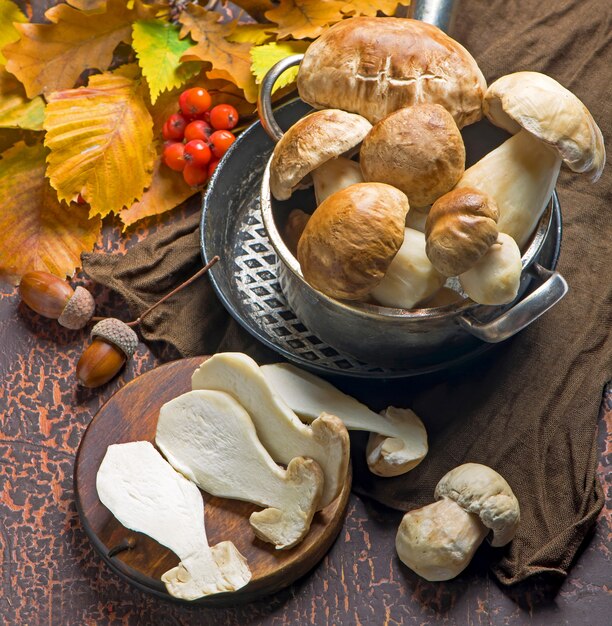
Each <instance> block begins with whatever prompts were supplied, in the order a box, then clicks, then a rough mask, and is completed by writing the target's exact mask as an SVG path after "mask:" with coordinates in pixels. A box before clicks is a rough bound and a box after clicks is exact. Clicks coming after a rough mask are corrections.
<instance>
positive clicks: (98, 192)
mask: <svg viewBox="0 0 612 626" xmlns="http://www.w3.org/2000/svg"><path fill="white" fill-rule="evenodd" d="M44 127H45V130H46V131H47V133H46V135H45V145H46V146H47V147H48V148H49V149H50V153H49V156H48V158H47V163H48V169H47V175H48V176H49V179H50V181H51V185H52V186H53V188H54V189H56V190H57V192H58V196H59V198H60V200H66V201H70V200H74V199H75V198H76V197H77V196H78V194H79V193H80V194H81V195H82V196H83V198H84V199H85V200H86V201H87V202H88V203H89V204H90V206H91V210H90V215H92V216H93V215H97V214H99V215H101V216H102V217H104V216H106V215H108V214H109V213H110V212H111V211H114V212H119V211H120V210H121V209H123V207H124V206H130V205H131V204H132V203H133V202H134V200H137V199H138V198H140V197H141V195H142V192H143V190H144V188H145V187H147V186H148V185H149V184H150V181H151V173H152V170H153V161H154V159H155V151H154V149H153V120H152V119H151V114H150V113H149V111H148V110H147V107H146V105H145V103H144V100H143V98H142V96H141V94H140V87H139V84H138V81H132V80H129V79H128V78H125V77H123V76H117V75H113V74H110V73H105V74H97V75H94V76H91V78H90V79H89V86H88V87H81V88H79V89H68V90H66V91H59V92H56V93H53V94H51V95H50V96H49V104H48V105H47V108H46V111H45V122H44Z"/></svg>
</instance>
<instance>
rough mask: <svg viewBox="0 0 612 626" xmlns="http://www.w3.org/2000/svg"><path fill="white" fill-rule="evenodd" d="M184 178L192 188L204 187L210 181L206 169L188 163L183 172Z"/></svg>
mask: <svg viewBox="0 0 612 626" xmlns="http://www.w3.org/2000/svg"><path fill="white" fill-rule="evenodd" d="M183 178H184V179H185V182H186V183H187V184H188V185H190V186H191V187H197V186H198V185H203V184H204V183H205V182H206V181H207V180H208V173H207V172H206V168H201V167H200V166H198V165H195V163H188V164H187V165H186V166H185V169H184V170H183Z"/></svg>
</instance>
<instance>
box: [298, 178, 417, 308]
mask: <svg viewBox="0 0 612 626" xmlns="http://www.w3.org/2000/svg"><path fill="white" fill-rule="evenodd" d="M407 213H408V199H407V198H406V196H405V195H404V194H403V193H402V192H401V191H400V190H399V189H396V188H395V187H391V185H385V184H383V183H358V184H356V185H351V186H350V187H346V188H345V189H342V190H341V191H337V192H336V193H334V194H332V195H331V196H329V198H327V199H326V200H324V201H323V202H322V203H321V204H320V205H319V207H318V208H317V210H316V211H315V212H314V213H313V215H312V217H311V218H310V220H309V221H308V224H306V228H305V229H304V232H303V233H302V236H301V238H300V241H299V244H298V254H297V258H298V261H299V262H300V267H301V269H302V273H303V275H304V278H305V279H306V281H307V282H308V283H309V284H310V285H312V286H313V287H314V288H315V289H318V290H319V291H322V292H323V293H325V294H327V295H329V296H331V297H332V298H343V299H347V300H360V299H362V298H364V297H365V296H367V295H368V294H369V293H370V291H371V290H372V289H374V287H376V285H377V284H378V283H379V282H380V281H381V280H382V278H383V276H384V275H385V272H386V271H387V269H388V268H389V265H390V264H391V261H392V260H393V257H394V256H395V255H396V254H397V251H398V250H399V249H400V246H401V245H402V242H403V240H404V223H405V220H406V214H407Z"/></svg>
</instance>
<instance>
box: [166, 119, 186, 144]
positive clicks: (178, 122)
mask: <svg viewBox="0 0 612 626" xmlns="http://www.w3.org/2000/svg"><path fill="white" fill-rule="evenodd" d="M186 126H187V120H186V119H185V118H184V117H183V116H182V115H181V114H180V113H174V114H173V115H171V116H170V117H169V118H168V119H167V120H166V123H165V124H164V127H163V129H162V134H163V136H164V139H174V140H177V141H178V140H181V139H183V136H184V134H185V127H186Z"/></svg>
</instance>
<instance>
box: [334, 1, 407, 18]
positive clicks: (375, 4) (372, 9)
mask: <svg viewBox="0 0 612 626" xmlns="http://www.w3.org/2000/svg"><path fill="white" fill-rule="evenodd" d="M400 4H401V5H403V6H408V5H409V4H410V0H401V2H398V1H397V0H350V2H345V3H344V6H343V7H342V9H341V10H342V13H344V14H346V15H366V16H369V17H374V16H375V15H376V14H377V13H378V11H380V12H381V13H384V14H385V15H393V14H394V13H395V11H397V7H398V5H400Z"/></svg>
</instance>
